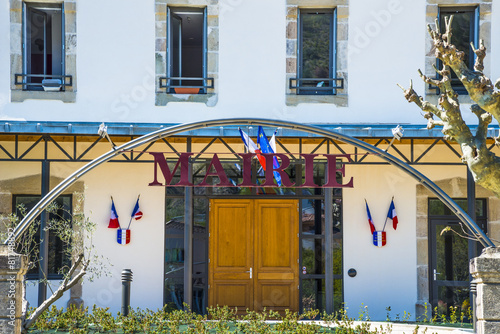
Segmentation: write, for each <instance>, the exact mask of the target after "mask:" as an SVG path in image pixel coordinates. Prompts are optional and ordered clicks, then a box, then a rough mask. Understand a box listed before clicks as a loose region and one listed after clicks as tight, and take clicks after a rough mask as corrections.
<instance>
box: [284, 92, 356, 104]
mask: <svg viewBox="0 0 500 334" xmlns="http://www.w3.org/2000/svg"><path fill="white" fill-rule="evenodd" d="M301 103H329V104H335V105H336V106H337V107H347V95H342V94H337V95H297V94H287V95H286V105H287V106H297V105H299V104H301Z"/></svg>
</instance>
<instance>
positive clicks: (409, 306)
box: [343, 166, 417, 320]
mask: <svg viewBox="0 0 500 334" xmlns="http://www.w3.org/2000/svg"><path fill="white" fill-rule="evenodd" d="M347 174H348V175H350V176H353V177H354V188H352V189H345V190H344V191H343V198H344V199H343V203H344V207H343V212H344V215H343V217H344V222H343V224H344V301H345V303H346V306H347V307H348V314H349V316H350V317H355V318H357V317H358V314H359V309H360V307H361V305H362V303H363V305H365V306H367V307H368V314H369V315H370V317H371V318H372V319H377V320H384V319H385V317H386V310H385V308H386V307H388V306H390V307H391V309H392V311H393V314H396V313H399V314H401V315H402V314H403V311H406V312H410V313H413V311H414V310H415V303H416V300H417V272H416V241H415V240H416V225H415V224H416V223H415V217H416V210H415V203H416V197H415V196H416V195H415V193H416V192H415V185H416V183H415V181H414V180H413V179H411V178H410V177H408V176H406V175H405V174H404V173H402V172H399V170H398V169H396V168H394V167H378V166H370V168H369V169H367V168H366V166H349V168H348V171H347ZM392 196H394V204H395V207H396V212H397V215H398V220H399V224H398V228H397V230H396V231H394V229H393V228H392V222H391V221H389V222H388V223H387V226H386V229H385V230H386V232H387V245H386V246H384V247H380V248H379V247H375V246H374V245H373V243H372V235H371V233H370V227H369V224H368V219H367V215H366V209H365V202H364V199H366V200H367V202H368V205H369V207H370V213H371V216H372V219H373V222H374V225H375V227H376V229H377V230H382V228H383V225H384V221H385V217H386V216H387V212H388V209H389V205H390V203H391V198H392ZM396 263H397V265H396V266H395V264H396ZM350 268H354V269H356V271H357V275H356V277H354V278H351V277H349V276H348V275H347V271H348V270H349V269H350Z"/></svg>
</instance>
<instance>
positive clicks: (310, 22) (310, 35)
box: [296, 9, 341, 95]
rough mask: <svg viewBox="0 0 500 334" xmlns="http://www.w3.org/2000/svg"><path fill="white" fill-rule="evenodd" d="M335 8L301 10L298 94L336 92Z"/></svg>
mask: <svg viewBox="0 0 500 334" xmlns="http://www.w3.org/2000/svg"><path fill="white" fill-rule="evenodd" d="M335 15H336V11H335V9H321V10H315V9H313V10H311V9H300V10H299V31H298V52H297V53H298V67H297V79H296V81H297V84H296V85H297V94H305V95H328V94H330V95H331V94H335V92H336V89H335V88H337V84H338V82H339V81H341V80H337V78H336V68H337V64H336V44H337V43H336V36H337V33H336V24H335V21H336V20H335Z"/></svg>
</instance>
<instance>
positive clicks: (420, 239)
mask: <svg viewBox="0 0 500 334" xmlns="http://www.w3.org/2000/svg"><path fill="white" fill-rule="evenodd" d="M436 184H437V185H438V186H439V187H440V188H441V189H443V191H444V192H445V193H446V194H448V195H449V196H450V197H452V198H464V197H467V180H466V179H465V178H458V177H457V178H452V179H446V180H441V181H437V182H436ZM432 197H436V196H435V195H434V194H433V193H431V192H430V191H429V190H427V188H425V187H424V186H423V185H421V184H418V185H417V203H416V206H417V217H416V235H417V304H416V305H415V310H416V317H417V319H418V318H420V317H422V316H424V314H425V304H426V303H427V312H428V314H427V316H428V317H429V316H431V315H430V314H429V312H432V307H434V306H435V305H432V307H431V306H430V305H429V262H430V259H429V235H428V233H429V208H428V201H429V198H432ZM476 198H486V199H487V210H488V216H487V219H488V233H487V234H488V237H490V238H491V239H492V240H493V239H494V240H500V210H499V208H500V199H499V198H497V197H496V196H495V195H494V194H493V193H492V192H491V191H489V190H486V189H484V188H483V187H481V186H476ZM496 244H497V246H499V244H498V243H496Z"/></svg>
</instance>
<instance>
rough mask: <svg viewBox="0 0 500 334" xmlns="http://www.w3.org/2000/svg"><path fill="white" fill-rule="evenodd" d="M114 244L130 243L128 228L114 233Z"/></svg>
mask: <svg viewBox="0 0 500 334" xmlns="http://www.w3.org/2000/svg"><path fill="white" fill-rule="evenodd" d="M116 242H118V243H119V244H120V245H126V244H128V243H130V230H129V229H128V228H120V229H118V230H117V231H116Z"/></svg>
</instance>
